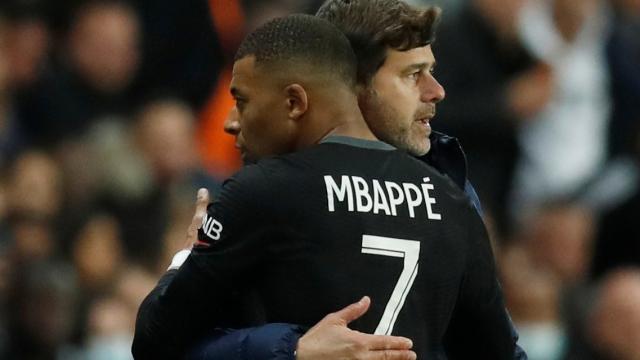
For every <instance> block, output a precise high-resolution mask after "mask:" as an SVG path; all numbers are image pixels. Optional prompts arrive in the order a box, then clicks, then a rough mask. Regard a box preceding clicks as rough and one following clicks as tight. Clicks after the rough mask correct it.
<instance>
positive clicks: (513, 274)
mask: <svg viewBox="0 0 640 360" xmlns="http://www.w3.org/2000/svg"><path fill="white" fill-rule="evenodd" d="M501 255H502V256H501V262H500V269H501V279H502V285H503V290H504V294H505V299H506V301H507V308H508V309H509V312H510V313H511V316H512V318H513V321H514V323H515V325H516V327H517V329H518V332H519V333H520V340H519V344H520V345H521V346H522V347H523V349H524V350H525V351H526V352H527V355H528V356H529V359H531V360H556V359H561V358H562V355H563V354H564V353H565V351H566V346H567V334H566V331H565V326H564V321H563V319H562V317H561V296H562V282H561V281H560V279H559V278H558V276H557V275H555V274H554V272H553V271H552V270H551V269H549V268H547V267H546V266H545V265H544V264H541V263H539V261H537V260H536V259H535V258H534V256H532V254H531V249H530V248H527V247H526V246H523V245H522V244H517V243H515V244H510V245H508V246H507V247H506V248H505V250H504V251H503V252H502V253H501Z"/></svg>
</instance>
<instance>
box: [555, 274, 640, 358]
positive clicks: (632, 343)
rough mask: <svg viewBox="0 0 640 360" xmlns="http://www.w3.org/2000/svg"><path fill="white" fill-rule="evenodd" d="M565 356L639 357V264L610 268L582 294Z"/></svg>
mask: <svg viewBox="0 0 640 360" xmlns="http://www.w3.org/2000/svg"><path fill="white" fill-rule="evenodd" d="M583 302H585V303H586V305H587V306H586V307H585V308H584V309H583V310H582V311H581V312H582V317H581V318H578V319H576V320H577V321H576V329H575V330H574V332H575V335H574V337H573V339H572V344H571V349H570V352H569V353H568V354H567V357H566V359H567V360H637V359H640V338H639V336H640V268H637V267H629V268H624V269H618V270H615V271H612V272H611V273H609V274H607V275H606V276H605V277H603V278H602V279H601V280H600V281H598V282H597V283H596V284H595V285H594V286H593V288H592V289H591V290H590V291H589V292H587V293H585V294H583Z"/></svg>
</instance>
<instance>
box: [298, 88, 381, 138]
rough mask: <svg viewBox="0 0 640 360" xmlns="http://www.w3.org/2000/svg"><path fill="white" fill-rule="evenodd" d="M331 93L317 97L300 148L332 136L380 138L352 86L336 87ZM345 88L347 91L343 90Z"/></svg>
mask: <svg viewBox="0 0 640 360" xmlns="http://www.w3.org/2000/svg"><path fill="white" fill-rule="evenodd" d="M333 90H334V91H332V92H331V94H328V95H326V96H317V97H316V103H315V105H314V106H313V107H312V108H311V109H310V111H309V114H308V120H310V121H307V123H306V126H305V127H306V128H305V129H304V130H303V133H304V134H305V135H303V136H300V137H299V142H298V144H297V148H299V149H300V148H304V147H308V146H311V145H313V144H317V143H320V142H321V141H322V140H323V139H324V138H326V137H327V136H329V135H339V136H348V137H353V138H358V139H365V140H377V138H376V137H375V136H374V135H373V133H372V132H371V130H369V127H368V126H367V123H366V122H365V121H364V118H363V117H362V113H361V112H360V108H359V107H358V99H357V97H356V95H355V94H354V93H353V92H352V91H350V90H348V89H340V90H339V89H333ZM341 90H343V91H341Z"/></svg>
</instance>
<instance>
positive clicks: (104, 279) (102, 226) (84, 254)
mask: <svg viewBox="0 0 640 360" xmlns="http://www.w3.org/2000/svg"><path fill="white" fill-rule="evenodd" d="M72 251H73V253H72V254H73V263H74V265H75V268H76V271H77V273H78V279H79V282H80V285H81V286H82V288H83V290H84V291H85V292H87V293H89V294H95V293H98V292H99V291H104V290H105V289H107V288H108V287H109V286H111V285H112V284H113V282H114V281H115V278H116V275H117V274H118V270H119V269H120V267H121V266H122V265H123V254H122V240H121V238H120V229H119V227H118V223H117V222H116V221H115V219H113V218H111V217H109V216H106V215H96V216H93V217H92V218H90V219H89V221H88V222H87V224H86V225H85V226H84V227H83V228H82V230H81V231H80V233H79V234H78V237H77V239H76V241H75V243H74V245H73V248H72ZM98 254H99V256H97V255H98Z"/></svg>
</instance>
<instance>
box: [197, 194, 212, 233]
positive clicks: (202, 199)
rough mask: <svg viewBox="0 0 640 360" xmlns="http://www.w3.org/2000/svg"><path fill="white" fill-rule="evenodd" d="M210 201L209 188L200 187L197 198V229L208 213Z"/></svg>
mask: <svg viewBox="0 0 640 360" xmlns="http://www.w3.org/2000/svg"><path fill="white" fill-rule="evenodd" d="M210 202H211V201H210V199H209V190H207V189H205V188H201V189H199V190H198V195H197V198H196V214H195V216H194V222H196V228H197V229H199V228H201V227H202V219H203V218H204V214H206V213H207V206H208V205H209V203H210Z"/></svg>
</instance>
